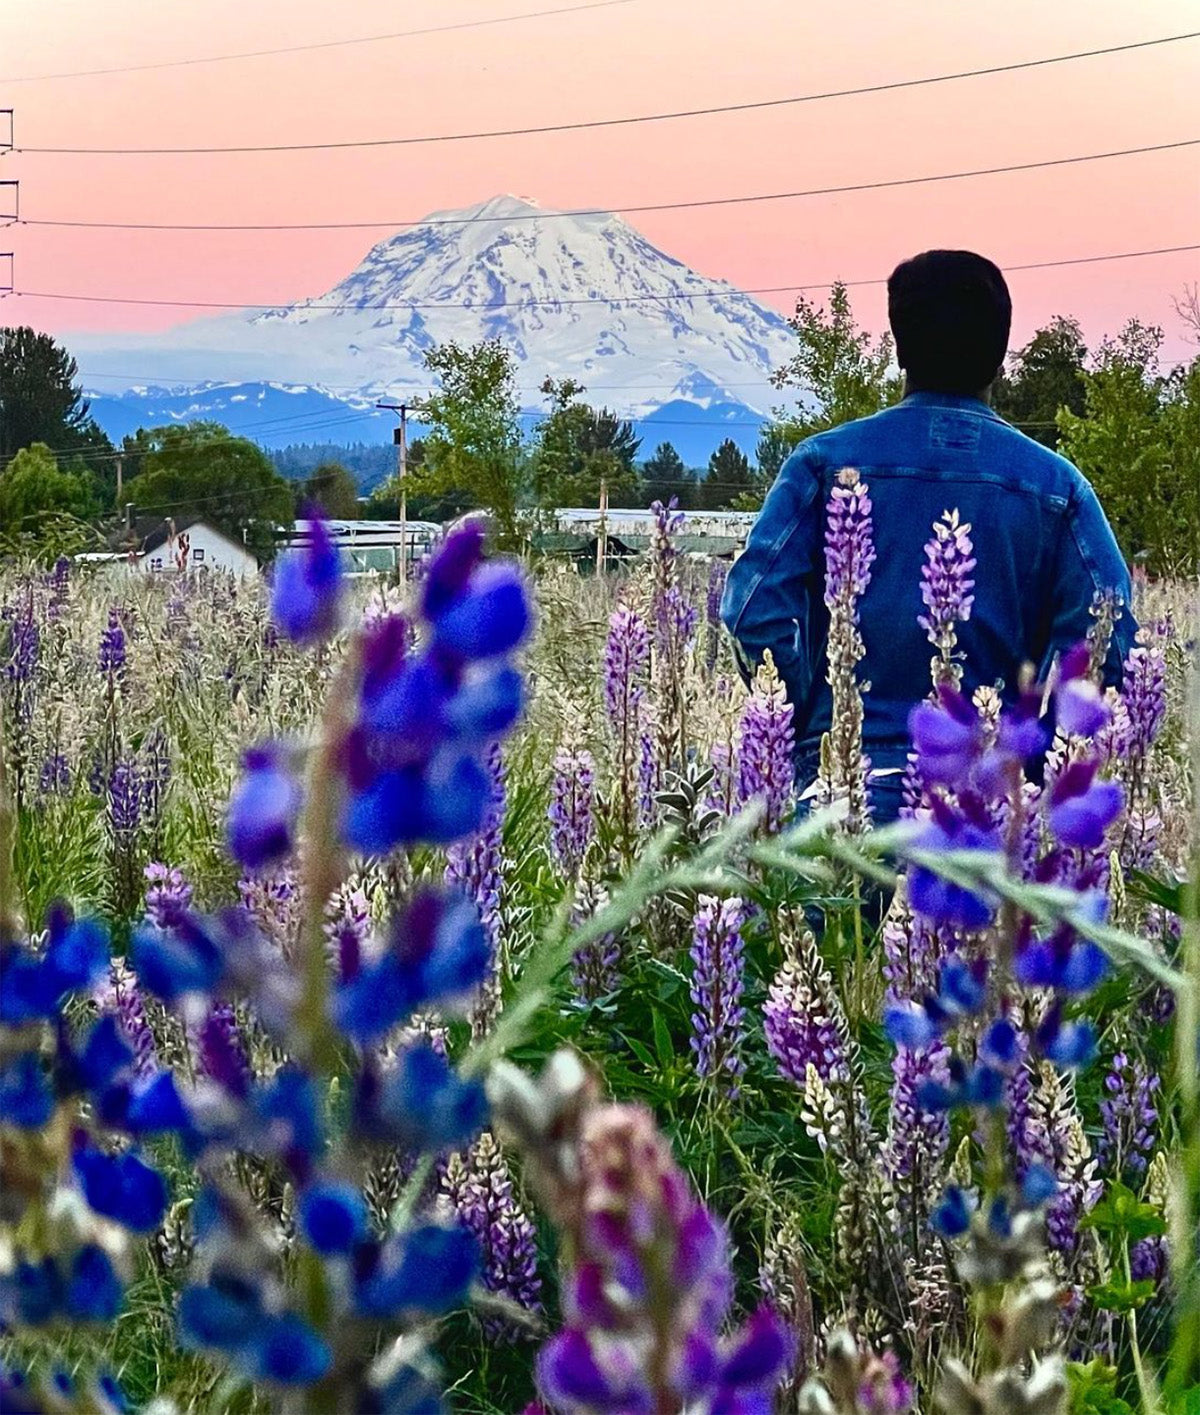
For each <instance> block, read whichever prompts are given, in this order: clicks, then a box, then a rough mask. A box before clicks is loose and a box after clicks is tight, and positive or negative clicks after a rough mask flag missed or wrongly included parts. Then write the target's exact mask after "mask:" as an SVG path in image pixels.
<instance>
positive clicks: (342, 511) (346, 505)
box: [297, 462, 361, 521]
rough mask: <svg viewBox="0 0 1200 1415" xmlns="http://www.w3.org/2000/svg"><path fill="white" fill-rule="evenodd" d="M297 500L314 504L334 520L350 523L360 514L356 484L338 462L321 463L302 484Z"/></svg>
mask: <svg viewBox="0 0 1200 1415" xmlns="http://www.w3.org/2000/svg"><path fill="white" fill-rule="evenodd" d="M297 500H298V503H304V502H315V503H316V505H318V506H319V507H320V508H321V510H322V511H324V513H325V514H326V516H332V517H333V518H334V519H335V520H342V521H352V520H355V519H356V518H357V517H358V516H359V515H360V514H361V512H360V509H359V504H358V483H357V482H356V481H355V480H354V477H353V476H352V475H351V474H350V473H349V472H348V471H347V470H346V468H345V467H343V466H342V464H341V463H340V462H322V463H321V465H320V466H319V467H317V469H316V470H315V471H314V472H313V473H312V475H311V476H310V477H308V478H307V479H306V481H305V482H304V484H303V487H302V488H301V491H300V495H299V497H298V498H297Z"/></svg>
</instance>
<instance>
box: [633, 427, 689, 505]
mask: <svg viewBox="0 0 1200 1415" xmlns="http://www.w3.org/2000/svg"><path fill="white" fill-rule="evenodd" d="M696 490H697V487H696V482H695V478H694V477H692V476H691V474H690V473H689V472H688V470H687V468H686V467H685V466H684V465H683V458H682V457H681V456H680V455H679V453H678V452H676V450H675V448H674V446H673V445H672V444H671V443H670V442H660V443H659V444H658V446H657V447H656V448H655V449H654V456H653V457H650V458H648V459H647V460H646V461H645V462H643V463H642V486H641V492H640V497H639V499H640V501H641V502H642V504H643V505H646V506H649V505H650V503H651V502H652V501H661V502H662V503H663V505H664V506H665V505H666V504H667V502H668V501H670V499H671V497H673V496H674V497H676V498H677V499H678V501H679V505H680V506H681V507H682V508H683V509H684V510H685V511H687V510H690V509H691V508H692V507H693V506H694V505H695V504H696V499H697V498H696Z"/></svg>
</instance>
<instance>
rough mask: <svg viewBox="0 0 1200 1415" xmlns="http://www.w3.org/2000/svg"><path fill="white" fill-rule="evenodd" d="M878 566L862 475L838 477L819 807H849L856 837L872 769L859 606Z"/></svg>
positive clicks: (830, 543)
mask: <svg viewBox="0 0 1200 1415" xmlns="http://www.w3.org/2000/svg"><path fill="white" fill-rule="evenodd" d="M874 563H875V541H874V532H873V529H872V522H871V498H870V496H869V495H868V493H867V488H866V487H865V486H864V485H863V483H862V482H861V481H860V480H859V479H858V473H857V472H855V471H854V470H853V469H852V468H846V469H844V470H843V471H841V472H839V473H838V480H837V484H836V485H835V486H834V487H833V490H832V492H831V494H830V498H829V503H828V506H827V508H826V529H825V605H826V608H827V609H828V610H829V637H828V643H827V647H826V657H827V659H828V671H827V678H828V682H829V687H830V691H831V693H832V698H833V706H832V718H831V726H830V730H829V734H828V740H827V742H825V743H822V752H821V769H820V772H819V774H818V781H819V784H820V791H819V794H818V802H819V804H820V805H823V806H824V805H830V804H832V803H834V802H836V801H843V800H844V801H846V802H847V803H848V809H847V815H846V820H845V828H846V829H847V830H848V831H849V832H851V833H856V832H858V831H861V830H864V829H865V828H866V826H867V823H868V818H869V814H870V802H869V799H868V795H867V776H868V773H869V770H870V763H869V762H868V760H867V758H866V757H865V755H864V753H863V749H862V725H863V703H862V690H861V689H860V687H859V684H858V680H857V676H856V670H857V666H858V663H859V662H860V660H861V659H862V657H863V654H864V652H865V647H864V645H863V641H862V635H861V634H860V633H859V628H858V601H859V600H860V599H861V598H862V596H863V594H864V593H865V592H866V589H867V586H868V585H869V584H870V582H871V566H872V565H873V564H874Z"/></svg>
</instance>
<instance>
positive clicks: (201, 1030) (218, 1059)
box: [188, 1002, 251, 1096]
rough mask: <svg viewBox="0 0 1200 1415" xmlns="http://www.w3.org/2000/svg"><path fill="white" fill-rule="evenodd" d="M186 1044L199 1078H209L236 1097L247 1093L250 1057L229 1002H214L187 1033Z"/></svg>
mask: <svg viewBox="0 0 1200 1415" xmlns="http://www.w3.org/2000/svg"><path fill="white" fill-rule="evenodd" d="M188 1041H189V1043H190V1044H191V1047H192V1053H193V1055H194V1057H195V1061H196V1071H197V1074H198V1075H201V1076H208V1077H210V1078H211V1079H212V1080H214V1081H216V1082H217V1083H218V1084H219V1085H221V1086H223V1087H224V1088H225V1090H227V1091H229V1092H231V1093H232V1094H233V1095H235V1096H244V1095H245V1094H246V1093H247V1091H248V1090H249V1088H250V1077H251V1071H250V1056H249V1053H248V1052H247V1050H246V1043H245V1041H244V1040H243V1038H242V1033H241V1028H240V1027H239V1026H238V1022H237V1017H236V1016H235V1015H234V1011H233V1007H232V1005H231V1004H230V1003H228V1002H218V1003H214V1004H213V1006H212V1008H211V1009H210V1010H209V1013H208V1016H207V1017H205V1019H204V1020H203V1021H202V1022H201V1023H200V1024H199V1026H198V1027H196V1028H194V1029H192V1030H191V1031H190V1033H189V1037H188Z"/></svg>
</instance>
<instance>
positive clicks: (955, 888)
mask: <svg viewBox="0 0 1200 1415" xmlns="http://www.w3.org/2000/svg"><path fill="white" fill-rule="evenodd" d="M935 809H938V815H937V817H936V818H935V819H934V820H932V821H930V822H929V823H928V824H927V825H926V826H925V827H924V829H923V830H922V831H921V833H920V834H919V835H918V836H917V837H916V838H915V839H914V840H913V842H912V844H913V847H914V848H917V849H920V850H925V851H931V852H933V853H935V854H936V853H943V852H946V851H950V850H954V851H958V850H981V851H994V850H997V849H998V848H999V843H1000V842H999V838H998V837H997V835H996V833H995V831H994V830H992V829H990V828H987V827H984V826H981V825H977V824H975V823H974V822H972V821H968V820H966V819H965V818H963V817H962V816H960V815H958V814H957V813H955V812H953V811H951V810H950V808H949V807H945V806H942V807H940V808H937V807H935ZM908 900H909V903H910V905H911V906H912V908H913V910H914V912H916V913H918V914H921V915H922V916H923V917H925V918H927V919H931V920H933V921H934V922H935V923H940V924H950V925H952V926H955V927H957V928H961V929H981V928H985V927H986V926H987V925H988V924H989V923H991V921H992V916H993V915H994V914H995V912H996V906H995V903H994V902H993V901H992V899H991V897H990V896H985V895H984V894H982V893H980V892H977V891H975V890H972V889H967V888H966V887H965V886H963V885H960V884H954V883H953V882H952V881H951V880H948V879H944V878H943V877H942V876H941V875H939V874H937V873H935V872H934V871H933V870H931V869H929V868H927V867H926V866H925V865H919V864H914V865H913V866H912V868H911V869H910V870H909V874H908Z"/></svg>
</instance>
